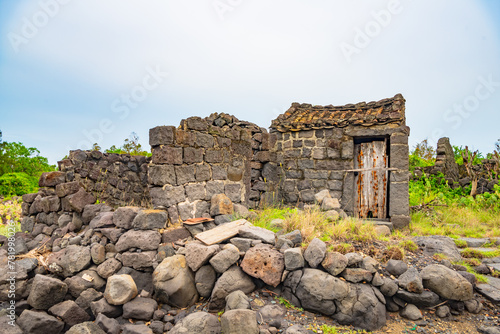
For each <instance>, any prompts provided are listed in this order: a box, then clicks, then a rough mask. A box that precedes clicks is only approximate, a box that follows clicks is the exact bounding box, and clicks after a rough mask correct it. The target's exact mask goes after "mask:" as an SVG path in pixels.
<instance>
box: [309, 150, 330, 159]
mask: <svg viewBox="0 0 500 334" xmlns="http://www.w3.org/2000/svg"><path fill="white" fill-rule="evenodd" d="M326 157H327V154H326V148H324V147H316V148H313V149H312V158H313V159H318V160H321V159H325V158H326Z"/></svg>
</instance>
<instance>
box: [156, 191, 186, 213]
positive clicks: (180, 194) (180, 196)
mask: <svg viewBox="0 0 500 334" xmlns="http://www.w3.org/2000/svg"><path fill="white" fill-rule="evenodd" d="M149 194H150V196H151V201H152V202H153V206H154V207H155V208H157V207H165V208H168V207H170V206H172V205H174V204H177V203H179V202H183V201H185V200H186V195H185V193H184V187H183V186H177V187H174V186H165V187H163V188H157V187H155V188H151V189H150V190H149Z"/></svg>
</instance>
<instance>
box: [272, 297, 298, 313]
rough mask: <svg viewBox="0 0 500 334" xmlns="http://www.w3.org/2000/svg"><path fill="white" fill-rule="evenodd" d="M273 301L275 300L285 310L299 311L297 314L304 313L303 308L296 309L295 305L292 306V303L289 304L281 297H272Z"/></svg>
mask: <svg viewBox="0 0 500 334" xmlns="http://www.w3.org/2000/svg"><path fill="white" fill-rule="evenodd" d="M274 299H276V300H277V301H278V302H279V303H280V304H281V305H283V306H284V307H286V308H287V309H292V310H295V311H299V312H303V311H304V309H303V308H300V307H297V306H295V305H292V303H290V302H289V301H288V300H286V299H285V298H283V297H274Z"/></svg>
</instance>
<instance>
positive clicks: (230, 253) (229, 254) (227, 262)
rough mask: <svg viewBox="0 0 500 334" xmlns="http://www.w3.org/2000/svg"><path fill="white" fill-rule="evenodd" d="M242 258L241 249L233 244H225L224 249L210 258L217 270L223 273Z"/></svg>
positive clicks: (211, 263)
mask: <svg viewBox="0 0 500 334" xmlns="http://www.w3.org/2000/svg"><path fill="white" fill-rule="evenodd" d="M239 259H240V251H239V250H238V248H237V247H236V246H234V245H232V244H227V245H225V246H224V248H223V250H222V251H221V252H219V253H217V254H216V255H214V256H213V257H212V258H211V259H210V261H209V262H210V265H211V266H212V267H213V268H214V269H215V271H216V272H218V273H219V274H222V273H223V272H225V271H226V270H228V269H229V268H230V267H231V266H232V265H233V264H235V263H236V262H238V260H239Z"/></svg>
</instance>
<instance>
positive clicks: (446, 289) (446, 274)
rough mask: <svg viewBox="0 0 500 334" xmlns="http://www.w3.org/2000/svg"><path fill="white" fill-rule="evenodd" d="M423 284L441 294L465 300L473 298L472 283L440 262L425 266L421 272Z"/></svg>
mask: <svg viewBox="0 0 500 334" xmlns="http://www.w3.org/2000/svg"><path fill="white" fill-rule="evenodd" d="M420 276H421V277H422V282H423V285H424V287H425V288H426V289H429V290H431V291H433V292H435V293H436V294H438V295H439V296H441V297H443V298H446V299H452V300H459V301H465V300H469V299H472V298H473V296H474V295H473V289H472V284H470V283H469V282H468V281H467V280H466V279H465V278H464V277H463V276H462V275H460V274H459V273H457V272H456V271H453V270H451V269H448V268H447V267H445V266H443V265H440V264H433V265H430V266H427V267H425V268H424V269H422V271H421V272H420Z"/></svg>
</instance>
